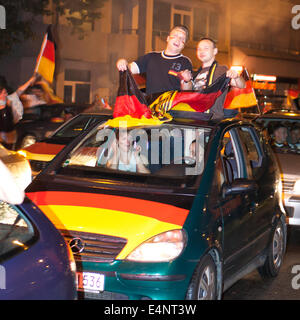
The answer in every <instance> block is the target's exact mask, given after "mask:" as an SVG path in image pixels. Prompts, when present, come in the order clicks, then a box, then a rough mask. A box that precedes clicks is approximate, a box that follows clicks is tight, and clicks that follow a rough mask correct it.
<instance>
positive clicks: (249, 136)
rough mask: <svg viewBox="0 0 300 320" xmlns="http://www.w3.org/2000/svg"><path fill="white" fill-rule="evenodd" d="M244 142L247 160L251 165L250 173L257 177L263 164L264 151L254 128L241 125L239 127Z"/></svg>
mask: <svg viewBox="0 0 300 320" xmlns="http://www.w3.org/2000/svg"><path fill="white" fill-rule="evenodd" d="M237 131H238V133H239V136H240V138H241V141H242V143H243V146H244V148H243V151H244V153H245V160H246V162H247V163H248V165H249V166H250V168H251V170H250V175H251V177H253V178H257V177H258V175H259V172H260V168H261V167H262V164H263V151H262V147H261V145H260V143H259V139H258V137H257V134H256V132H255V130H254V128H250V127H239V128H238V129H237Z"/></svg>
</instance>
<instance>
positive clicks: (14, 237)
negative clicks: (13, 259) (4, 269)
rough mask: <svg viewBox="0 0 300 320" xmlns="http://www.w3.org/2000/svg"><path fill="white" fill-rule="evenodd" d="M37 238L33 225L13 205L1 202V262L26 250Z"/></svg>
mask: <svg viewBox="0 0 300 320" xmlns="http://www.w3.org/2000/svg"><path fill="white" fill-rule="evenodd" d="M34 238H35V231H34V228H33V226H32V224H31V223H30V222H29V221H28V219H26V218H25V217H24V216H23V214H22V213H21V212H20V211H19V210H18V209H17V208H16V207H15V206H12V205H9V204H8V203H6V202H3V201H0V261H1V260H4V259H5V258H6V257H7V256H9V255H12V254H14V253H15V252H17V251H19V250H26V249H27V248H28V245H29V243H31V242H32V241H33V240H34Z"/></svg>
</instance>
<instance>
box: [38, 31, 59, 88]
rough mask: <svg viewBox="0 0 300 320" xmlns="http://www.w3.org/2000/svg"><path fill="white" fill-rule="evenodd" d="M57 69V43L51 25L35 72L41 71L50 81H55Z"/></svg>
mask: <svg viewBox="0 0 300 320" xmlns="http://www.w3.org/2000/svg"><path fill="white" fill-rule="evenodd" d="M54 69H55V43H54V40H53V36H52V32H51V25H49V26H48V28H47V33H46V34H45V36H44V40H43V43H42V46H41V50H40V53H39V55H38V58H37V63H36V66H35V70H34V71H35V72H37V73H39V74H40V75H41V76H42V77H43V78H44V79H45V80H46V81H48V82H49V83H52V82H53V75H54Z"/></svg>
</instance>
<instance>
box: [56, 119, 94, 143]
mask: <svg viewBox="0 0 300 320" xmlns="http://www.w3.org/2000/svg"><path fill="white" fill-rule="evenodd" d="M90 122H91V118H90V117H84V118H83V117H78V118H76V119H74V120H72V121H70V122H68V123H67V124H66V125H65V126H63V128H61V129H60V130H59V131H57V132H56V133H55V134H54V135H52V136H51V138H57V137H63V138H74V137H76V136H78V135H79V134H80V133H81V132H82V131H83V130H84V129H86V128H87V127H88V125H89V124H90Z"/></svg>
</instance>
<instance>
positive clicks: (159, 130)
mask: <svg viewBox="0 0 300 320" xmlns="http://www.w3.org/2000/svg"><path fill="white" fill-rule="evenodd" d="M210 132H211V129H210V128H205V127H201V128H199V127H191V126H182V125H181V126H179V125H173V124H163V125H161V126H159V127H134V128H113V127H108V126H104V125H102V126H100V127H99V128H97V129H96V130H93V132H92V133H90V134H89V135H87V136H86V137H85V139H84V140H83V141H81V143H80V144H79V145H78V146H77V147H76V148H75V149H74V150H73V151H72V152H71V153H70V154H69V156H68V158H67V159H66V160H65V161H64V163H63V164H62V167H61V169H60V172H64V174H70V175H74V174H75V175H76V174H77V175H93V176H96V177H100V178H103V177H105V176H107V175H108V176H109V177H110V178H111V177H112V176H113V177H115V178H118V179H119V178H123V179H135V178H136V179H142V178H141V177H143V178H146V179H144V180H143V179H142V180H143V182H145V181H146V180H147V181H149V183H151V182H150V180H151V179H152V182H153V179H155V180H156V181H157V180H158V181H159V183H161V182H162V181H164V183H167V184H171V185H172V184H173V182H172V180H178V181H179V182H181V183H182V182H183V181H189V182H192V181H194V180H195V177H197V176H199V175H201V174H202V172H203V169H204V161H205V153H206V149H207V144H208V140H209V136H210ZM166 177H167V178H168V179H165V178H166Z"/></svg>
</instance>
